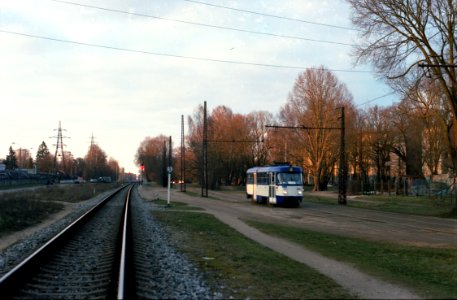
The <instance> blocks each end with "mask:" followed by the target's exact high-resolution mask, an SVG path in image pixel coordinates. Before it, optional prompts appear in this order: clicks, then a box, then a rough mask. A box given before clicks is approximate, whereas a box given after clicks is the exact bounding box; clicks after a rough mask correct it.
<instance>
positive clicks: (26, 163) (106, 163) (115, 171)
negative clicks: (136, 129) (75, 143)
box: [3, 141, 122, 180]
mask: <svg viewBox="0 0 457 300" xmlns="http://www.w3.org/2000/svg"><path fill="white" fill-rule="evenodd" d="M17 152H18V151H14V150H13V148H12V147H10V148H9V152H8V155H7V156H6V158H5V159H4V160H3V164H5V168H6V169H7V170H15V169H18V168H22V169H35V170H36V172H37V173H44V174H52V175H56V174H58V175H59V176H60V177H61V178H77V177H83V178H85V179H87V180H89V179H92V178H99V177H105V176H109V177H111V178H112V179H113V180H117V179H118V178H119V175H120V174H121V172H122V170H121V168H120V167H119V163H118V161H116V160H115V159H113V158H108V156H107V154H106V153H105V151H103V150H102V149H101V148H100V147H99V146H98V145H96V144H92V145H91V146H90V147H89V149H88V151H87V154H86V155H85V156H84V158H80V157H79V158H73V156H72V155H71V154H70V153H68V152H67V153H64V157H63V158H62V157H56V156H55V155H53V154H52V153H51V152H50V151H49V148H48V146H47V145H46V143H45V142H44V141H43V142H42V143H41V144H40V145H39V146H38V150H37V152H36V156H35V160H34V159H33V157H32V156H31V153H30V151H28V150H26V149H20V150H19V157H18V155H17Z"/></svg>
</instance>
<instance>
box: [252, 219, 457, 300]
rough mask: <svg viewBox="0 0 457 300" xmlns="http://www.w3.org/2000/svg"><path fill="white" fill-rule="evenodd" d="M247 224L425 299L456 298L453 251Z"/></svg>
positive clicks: (456, 256)
mask: <svg viewBox="0 0 457 300" xmlns="http://www.w3.org/2000/svg"><path fill="white" fill-rule="evenodd" d="M248 224H250V225H251V226H254V227H256V228H258V229H259V230H261V231H263V232H265V233H267V234H271V235H275V236H279V237H283V238H286V239H288V240H291V241H294V242H296V243H299V244H301V245H303V246H305V247H307V248H309V249H312V250H315V251H317V252H319V253H322V254H324V255H326V256H329V257H332V258H335V259H337V260H340V261H346V262H350V263H352V264H354V265H356V266H357V267H358V268H360V269H361V270H363V271H365V272H367V273H371V274H373V275H375V276H380V277H382V278H385V279H389V280H390V281H391V282H398V283H401V284H404V285H406V286H409V287H412V288H413V289H414V290H415V291H417V292H419V293H420V294H421V295H423V296H424V297H427V298H453V299H455V298H457V288H456V287H457V249H455V248H454V249H451V248H446V249H441V248H440V249H432V248H421V247H413V246H401V245H395V244H388V243H380V242H371V241H366V240H362V239H356V238H348V237H341V236H337V235H332V234H323V233H317V232H313V231H308V230H304V229H298V228H294V227H288V226H279V225H272V224H266V223H260V222H257V221H248Z"/></svg>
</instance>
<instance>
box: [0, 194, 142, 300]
mask: <svg viewBox="0 0 457 300" xmlns="http://www.w3.org/2000/svg"><path fill="white" fill-rule="evenodd" d="M132 188H133V185H131V186H127V187H122V188H120V189H118V190H116V191H114V192H113V193H112V194H111V195H109V196H107V197H106V198H105V199H104V200H103V201H102V202H101V203H100V204H99V205H97V206H95V207H93V208H92V209H91V210H90V211H88V212H87V213H85V214H84V215H83V216H81V217H80V218H79V219H77V220H76V221H75V222H73V223H72V224H70V225H69V226H67V227H66V228H65V229H64V230H63V231H62V232H60V233H59V234H57V235H56V236H55V237H54V238H52V239H51V240H49V241H48V242H47V243H46V244H45V245H43V246H42V247H41V248H39V249H38V250H36V251H35V252H34V253H33V254H31V255H30V256H29V257H27V258H26V259H25V260H24V261H22V262H21V263H20V264H19V265H17V266H16V267H15V268H13V269H12V270H11V271H10V272H8V273H7V274H5V275H4V276H3V277H2V278H0V294H1V295H2V298H19V299H21V298H27V299H29V298H36V299H49V298H60V299H62V298H73V299H74V298H118V299H125V298H131V297H130V296H133V297H134V294H133V293H134V278H135V277H134V276H132V275H134V272H133V271H132V270H131V269H129V266H132V265H133V264H132V259H133V255H132V247H131V238H130V230H129V229H130V227H131V226H130V219H129V214H130V213H129V209H128V208H129V202H130V196H131V191H132ZM127 274H128V276H127Z"/></svg>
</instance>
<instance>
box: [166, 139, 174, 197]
mask: <svg viewBox="0 0 457 300" xmlns="http://www.w3.org/2000/svg"><path fill="white" fill-rule="evenodd" d="M172 148H173V147H172V143H171V136H170V138H169V140H168V167H167V173H168V188H167V206H170V190H171V173H172V172H173V166H172V163H173V162H172V159H171V152H172V151H171V150H172Z"/></svg>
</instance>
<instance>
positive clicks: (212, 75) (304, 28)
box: [0, 0, 397, 173]
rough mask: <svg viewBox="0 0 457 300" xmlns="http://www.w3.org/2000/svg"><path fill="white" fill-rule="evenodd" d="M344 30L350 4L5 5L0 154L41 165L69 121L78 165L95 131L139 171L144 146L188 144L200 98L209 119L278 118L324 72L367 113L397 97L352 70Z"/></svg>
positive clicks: (91, 0)
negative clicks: (305, 78) (225, 110)
mask: <svg viewBox="0 0 457 300" xmlns="http://www.w3.org/2000/svg"><path fill="white" fill-rule="evenodd" d="M198 2H204V3H206V5H205V4H203V3H198ZM80 4H82V5H83V6H81V5H80ZM207 4H212V5H207ZM215 5H216V6H215ZM217 6H219V7H217ZM220 6H225V7H231V8H235V9H237V10H234V9H226V8H222V7H220ZM94 7H98V8H94ZM100 8H103V9H100ZM240 10H243V11H240ZM114 11H117V12H114ZM246 11H253V12H259V13H262V14H264V15H259V14H252V13H248V12H246ZM266 15H276V16H282V17H286V18H293V19H299V20H302V21H307V22H302V21H293V20H290V19H280V18H274V17H269V16H266ZM154 17H155V18H154ZM172 20H174V21H172ZM178 21H179V22H178ZM308 22H314V23H321V24H327V25H332V26H323V25H316V24H310V23H308ZM190 23H194V24H190ZM195 23H198V24H205V25H210V26H202V25H195ZM216 27H217V28H216ZM221 27H224V28H236V29H239V30H237V31H235V30H227V29H222V28H221ZM338 27H346V28H352V24H351V22H350V10H349V6H348V4H347V3H346V2H345V1H343V0H328V1H325V0H262V1H260V0H259V1H255V0H249V1H248V0H244V1H242V0H201V1H185V0H167V1H165V0H129V1H121V0H111V1H101V0H72V2H63V1H52V0H20V1H18V0H0V45H1V46H0V95H1V102H0V103H1V108H0V110H1V112H2V114H1V118H0V120H1V124H2V130H1V136H0V157H1V158H5V157H6V155H7V154H8V149H9V147H10V146H11V145H12V143H13V142H14V143H15V144H14V145H12V146H13V148H19V147H21V148H26V149H30V148H33V149H32V153H33V157H35V154H36V149H37V148H38V145H39V144H40V143H41V142H42V141H44V142H45V143H46V144H47V145H48V147H49V148H50V150H51V153H54V151H55V146H53V144H55V143H56V139H55V138H50V137H53V136H56V134H57V131H55V130H54V129H57V128H58V124H59V121H61V122H62V128H64V129H66V131H65V132H64V135H65V136H68V137H70V138H68V139H65V140H64V143H65V144H66V148H65V150H67V151H70V152H72V154H73V156H74V157H75V158H76V157H84V155H85V154H86V153H87V150H88V147H89V145H90V137H91V135H92V133H93V134H94V136H95V141H96V142H97V144H98V145H99V146H100V147H101V148H102V149H103V150H104V151H105V152H106V153H107V155H108V156H109V157H112V158H114V159H116V160H117V161H119V164H120V166H121V167H124V168H125V170H126V171H127V172H133V173H137V170H138V167H137V166H135V164H134V155H135V153H136V150H137V149H138V147H139V145H140V143H141V141H143V140H144V138H145V137H147V136H157V135H160V134H163V135H165V136H172V137H173V143H174V146H175V147H176V146H179V145H180V135H181V115H184V116H185V118H186V119H187V116H189V115H192V114H193V113H194V111H195V109H196V108H197V106H198V105H200V104H203V101H207V105H208V110H209V113H210V112H211V110H212V109H213V108H215V107H217V106H219V105H226V106H228V107H229V108H231V109H232V110H233V112H234V113H242V114H247V113H249V112H252V111H256V110H266V111H269V112H271V113H273V114H275V115H276V114H277V113H278V112H279V110H280V108H281V106H283V105H284V104H285V103H286V100H287V95H288V93H289V92H290V91H291V90H292V87H293V84H294V81H295V79H296V78H297V76H298V74H299V73H301V72H303V71H304V70H305V68H308V67H318V66H320V65H323V66H325V67H327V68H328V69H330V70H335V74H336V75H337V77H338V78H339V80H340V81H342V82H344V83H345V84H346V85H347V87H348V89H349V91H350V92H351V93H352V95H353V96H354V102H355V104H356V105H360V106H359V107H360V108H364V107H365V106H364V104H363V103H365V102H367V101H370V100H372V99H375V98H377V97H380V96H383V95H386V94H388V93H390V92H391V90H390V89H389V87H388V86H387V85H385V84H384V83H383V82H381V81H379V80H376V79H375V76H374V73H371V72H370V70H371V67H370V66H367V65H365V66H364V65H361V66H354V59H353V57H351V55H350V53H351V49H352V48H351V47H350V46H347V45H341V43H342V44H354V43H356V42H357V32H356V31H354V30H350V29H342V28H338ZM241 30H242V31H241ZM244 31H251V32H244ZM252 31H254V32H263V33H268V34H255V33H252ZM271 34H273V35H280V36H282V37H278V36H272V35H271ZM285 36H287V37H285ZM310 40H313V41H310ZM323 41H327V42H323ZM191 58H198V59H191ZM245 63H247V64H245ZM266 65H270V66H266ZM271 65H273V66H271ZM347 71H367V72H347ZM396 100H397V99H396V96H395V95H389V96H387V97H383V98H380V99H378V100H376V101H371V102H369V105H376V104H377V105H390V104H392V103H393V102H394V101H396ZM185 126H186V128H187V124H185ZM186 130H187V129H186ZM186 133H187V131H186Z"/></svg>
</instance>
